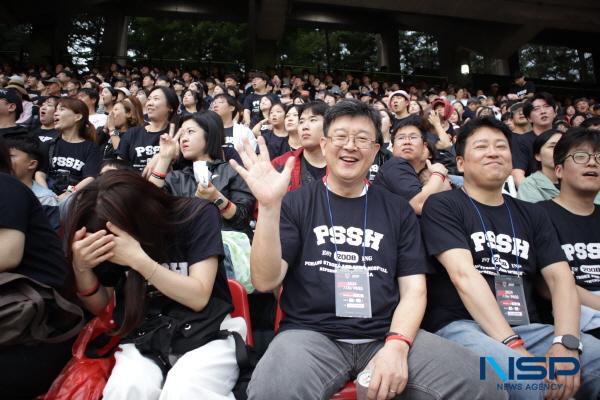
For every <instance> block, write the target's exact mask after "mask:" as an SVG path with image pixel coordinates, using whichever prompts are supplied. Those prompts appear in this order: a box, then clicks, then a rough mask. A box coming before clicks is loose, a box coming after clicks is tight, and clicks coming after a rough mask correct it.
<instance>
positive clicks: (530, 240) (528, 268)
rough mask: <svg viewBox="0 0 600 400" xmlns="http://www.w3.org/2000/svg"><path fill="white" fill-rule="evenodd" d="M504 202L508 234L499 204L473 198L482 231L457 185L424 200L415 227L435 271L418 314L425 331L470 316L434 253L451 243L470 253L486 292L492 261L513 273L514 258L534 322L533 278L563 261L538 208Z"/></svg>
mask: <svg viewBox="0 0 600 400" xmlns="http://www.w3.org/2000/svg"><path fill="white" fill-rule="evenodd" d="M504 201H505V203H506V204H507V205H508V207H509V209H510V212H511V214H512V220H513V225H514V230H515V236H514V237H513V230H512V226H511V223H510V218H509V214H508V210H507V208H506V206H505V205H501V206H487V205H485V204H481V203H478V202H476V201H475V200H473V202H474V203H475V204H476V206H477V207H478V209H479V212H480V213H481V217H482V218H483V221H484V223H485V227H486V230H487V234H484V229H483V227H482V224H481V220H480V219H479V216H478V214H477V211H476V210H475V208H474V207H473V205H472V204H471V202H470V201H469V198H468V197H467V195H466V194H465V193H464V192H463V191H462V190H450V191H447V192H442V193H437V194H434V195H432V196H430V197H429V199H428V200H427V202H425V207H424V208H423V214H422V215H421V227H422V228H423V237H424V240H425V245H426V247H427V253H428V254H429V255H430V256H432V258H433V263H434V265H435V266H436V268H437V270H438V272H439V273H438V274H436V275H434V276H433V277H432V279H430V280H429V281H428V288H427V293H428V300H427V312H426V313H425V319H424V326H425V328H426V329H427V330H429V331H431V332H436V331H438V330H439V329H441V328H443V327H444V326H446V325H447V324H449V323H451V322H453V321H456V320H461V319H469V320H471V319H473V318H472V317H471V315H470V314H469V312H468V311H467V309H466V308H465V306H464V304H463V302H462V300H461V298H460V296H459V294H458V292H457V290H456V288H455V287H454V285H453V284H452V281H451V280H450V277H449V276H448V273H447V272H446V270H445V268H444V267H443V266H442V265H441V264H440V263H439V262H438V261H437V259H435V258H434V256H436V255H438V254H440V253H443V252H444V251H446V250H450V249H457V248H458V249H467V250H469V251H470V252H471V254H472V255H473V264H474V265H475V268H476V269H477V270H478V271H479V272H480V273H481V274H482V275H483V277H484V278H485V280H486V281H487V283H488V285H489V287H490V290H492V292H494V275H495V274H496V268H495V267H494V264H492V260H494V261H495V265H498V267H499V272H500V274H502V275H516V274H517V268H516V267H515V264H516V261H517V257H518V262H519V263H520V265H521V272H520V273H523V286H524V290H525V301H526V303H527V308H528V311H529V319H530V322H532V323H534V322H539V316H538V312H537V309H536V306H535V302H534V298H533V296H534V293H533V292H534V285H533V282H534V279H535V277H536V274H537V273H538V272H539V271H540V270H541V269H542V268H544V267H546V266H548V265H550V264H553V263H555V262H558V261H564V260H565V256H564V254H562V252H561V251H560V247H559V244H558V238H557V237H556V233H555V232H554V229H553V228H552V225H551V224H550V222H549V220H548V216H547V215H546V213H545V212H544V210H543V209H542V208H540V207H538V206H537V205H536V204H533V203H528V202H526V201H521V200H517V199H513V198H512V197H510V196H504ZM486 236H487V238H488V239H489V241H490V242H491V243H492V246H494V247H495V248H494V249H492V252H493V254H494V256H493V257H491V252H490V248H489V247H488V245H487V243H486ZM490 258H492V260H490ZM520 273H519V274H520Z"/></svg>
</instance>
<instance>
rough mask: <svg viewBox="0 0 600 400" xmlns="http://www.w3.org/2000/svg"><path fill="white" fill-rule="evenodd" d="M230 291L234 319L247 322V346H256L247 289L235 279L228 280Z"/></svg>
mask: <svg viewBox="0 0 600 400" xmlns="http://www.w3.org/2000/svg"><path fill="white" fill-rule="evenodd" d="M227 283H228V284H229V291H230V292H231V300H232V302H233V311H232V312H231V316H232V317H242V318H244V320H245V321H246V328H247V331H248V333H247V335H246V344H247V345H248V346H254V338H253V337H252V323H251V322H250V305H249V303H248V293H247V292H246V288H244V286H243V285H242V284H241V283H239V282H238V281H236V280H234V279H228V280H227Z"/></svg>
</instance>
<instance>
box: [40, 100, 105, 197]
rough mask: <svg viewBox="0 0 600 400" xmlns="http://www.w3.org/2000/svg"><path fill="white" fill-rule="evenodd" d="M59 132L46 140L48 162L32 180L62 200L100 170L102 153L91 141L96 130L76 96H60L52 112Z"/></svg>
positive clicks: (91, 178)
mask: <svg viewBox="0 0 600 400" xmlns="http://www.w3.org/2000/svg"><path fill="white" fill-rule="evenodd" d="M54 121H55V122H54V127H55V128H56V129H57V130H58V132H59V135H58V137H57V138H56V139H54V140H52V141H50V142H47V144H48V152H47V154H48V164H49V165H48V166H47V168H46V169H45V171H44V172H42V171H38V172H37V173H36V180H37V181H38V182H39V183H41V184H42V185H43V186H46V187H48V188H49V189H50V190H52V191H53V192H54V193H56V194H57V195H59V197H58V198H59V200H61V201H62V200H64V199H65V198H66V197H68V196H69V195H70V194H71V193H73V192H75V191H77V190H79V189H82V188H83V187H85V185H87V184H89V183H90V182H91V181H92V180H93V179H94V177H95V176H96V175H98V172H99V171H100V163H101V162H102V153H101V152H100V148H99V147H98V146H97V145H96V143H94V141H95V136H96V132H95V130H94V126H93V125H92V124H91V123H90V122H89V120H88V108H87V106H86V105H85V103H84V102H82V101H81V100H78V99H72V98H68V97H63V98H61V99H60V100H59V101H58V105H57V107H56V112H55V113H54Z"/></svg>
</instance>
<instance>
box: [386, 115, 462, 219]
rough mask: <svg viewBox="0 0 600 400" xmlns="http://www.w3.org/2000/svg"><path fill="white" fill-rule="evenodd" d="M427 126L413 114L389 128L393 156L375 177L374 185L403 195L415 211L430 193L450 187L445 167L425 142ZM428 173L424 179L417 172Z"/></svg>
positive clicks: (420, 208) (417, 210)
mask: <svg viewBox="0 0 600 400" xmlns="http://www.w3.org/2000/svg"><path fill="white" fill-rule="evenodd" d="M425 135H426V129H425V126H424V122H423V120H422V119H421V118H418V117H412V118H407V119H405V120H403V121H401V122H400V123H399V124H398V125H397V127H396V130H395V131H393V132H392V152H393V154H394V157H392V158H391V159H390V160H388V161H386V163H385V164H383V166H382V167H381V169H380V170H379V174H378V175H377V177H375V182H374V184H375V185H382V186H383V187H385V188H386V189H387V190H389V191H390V192H392V193H395V194H397V195H399V196H402V197H403V198H404V199H405V200H406V201H408V202H409V204H410V206H411V207H412V209H413V210H414V212H415V213H416V214H417V215H421V210H422V208H423V204H425V201H426V200H427V198H429V196H431V195H432V194H434V193H439V192H442V191H444V190H449V189H450V180H449V179H448V170H447V169H446V167H444V165H443V164H440V163H436V162H432V161H431V160H434V159H435V154H434V153H435V148H434V146H428V145H427V139H426V137H425ZM424 173H427V174H428V175H429V179H428V180H427V183H425V184H423V183H421V180H420V179H419V176H420V175H422V174H424Z"/></svg>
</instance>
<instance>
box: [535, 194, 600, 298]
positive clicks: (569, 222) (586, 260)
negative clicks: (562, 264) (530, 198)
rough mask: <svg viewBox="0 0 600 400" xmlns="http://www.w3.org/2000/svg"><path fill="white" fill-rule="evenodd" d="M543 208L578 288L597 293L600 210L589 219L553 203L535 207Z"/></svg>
mask: <svg viewBox="0 0 600 400" xmlns="http://www.w3.org/2000/svg"><path fill="white" fill-rule="evenodd" d="M537 204H539V205H540V206H542V207H543V208H544V209H545V210H546V212H547V213H548V216H549V217H550V221H551V222H552V225H554V228H556V233H557V234H558V240H559V242H560V245H561V247H562V249H563V251H564V252H565V256H566V257H567V261H569V266H570V267H571V272H573V275H575V281H576V282H577V285H578V286H581V287H582V288H585V289H587V290H590V291H598V290H600V207H599V206H597V205H596V206H594V212H593V213H592V214H591V215H588V216H582V215H576V214H573V213H572V212H570V211H568V210H566V209H565V208H563V207H562V206H560V205H558V204H556V203H555V202H554V201H552V200H547V201H542V202H539V203H537Z"/></svg>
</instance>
